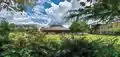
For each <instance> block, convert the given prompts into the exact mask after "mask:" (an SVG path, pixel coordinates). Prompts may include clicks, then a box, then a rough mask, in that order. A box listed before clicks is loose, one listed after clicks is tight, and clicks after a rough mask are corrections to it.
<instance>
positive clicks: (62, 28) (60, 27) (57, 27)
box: [41, 25, 69, 30]
mask: <svg viewBox="0 0 120 57" xmlns="http://www.w3.org/2000/svg"><path fill="white" fill-rule="evenodd" d="M41 30H69V28H65V27H63V26H62V25H59V26H58V25H52V26H50V27H49V28H44V27H43V28H41Z"/></svg>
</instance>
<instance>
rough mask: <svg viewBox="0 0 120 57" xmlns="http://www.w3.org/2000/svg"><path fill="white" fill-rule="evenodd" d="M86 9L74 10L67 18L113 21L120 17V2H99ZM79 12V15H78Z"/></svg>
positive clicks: (104, 0)
mask: <svg viewBox="0 0 120 57" xmlns="http://www.w3.org/2000/svg"><path fill="white" fill-rule="evenodd" d="M88 2H91V5H90V6H85V8H84V9H79V10H72V11H70V12H69V13H70V15H69V16H68V17H67V18H73V17H82V18H84V19H86V20H90V19H94V20H99V21H105V22H108V21H113V20H116V19H117V18H119V17H120V0H97V1H96V2H95V3H92V2H93V1H91V0H88ZM76 12H77V13H76Z"/></svg>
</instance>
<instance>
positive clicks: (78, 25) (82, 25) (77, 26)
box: [70, 21, 89, 32]
mask: <svg viewBox="0 0 120 57" xmlns="http://www.w3.org/2000/svg"><path fill="white" fill-rule="evenodd" d="M70 29H71V31H72V32H86V31H87V30H88V29H89V28H88V25H87V23H86V22H85V21H77V22H76V21H74V22H73V23H72V25H71V27H70Z"/></svg>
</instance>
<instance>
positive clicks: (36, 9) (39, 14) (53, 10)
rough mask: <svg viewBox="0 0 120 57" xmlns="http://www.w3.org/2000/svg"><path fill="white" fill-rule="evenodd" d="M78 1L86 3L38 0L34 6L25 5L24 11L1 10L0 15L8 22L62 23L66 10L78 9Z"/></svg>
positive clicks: (69, 0)
mask: <svg viewBox="0 0 120 57" xmlns="http://www.w3.org/2000/svg"><path fill="white" fill-rule="evenodd" d="M80 2H85V3H86V0H80V1H78V0H38V1H36V5H35V6H33V7H28V6H27V7H25V12H12V13H11V12H10V11H7V10H2V11H1V12H0V17H6V18H8V20H9V21H10V22H13V23H19V24H25V23H26V24H41V23H43V24H44V23H47V24H48V23H50V24H62V23H63V17H64V16H65V13H66V12H68V10H75V9H79V8H80ZM86 5H89V3H86ZM3 13H4V14H3ZM29 15H30V16H29ZM47 21H48V22H47Z"/></svg>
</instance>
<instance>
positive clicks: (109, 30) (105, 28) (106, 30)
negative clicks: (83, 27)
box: [96, 22, 120, 34]
mask: <svg viewBox="0 0 120 57" xmlns="http://www.w3.org/2000/svg"><path fill="white" fill-rule="evenodd" d="M113 29H120V22H114V23H111V24H101V25H100V26H99V28H98V29H97V30H96V32H97V33H99V34H114V32H113Z"/></svg>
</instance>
